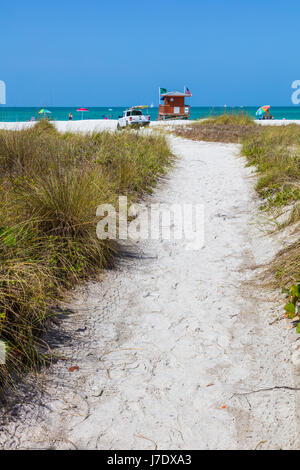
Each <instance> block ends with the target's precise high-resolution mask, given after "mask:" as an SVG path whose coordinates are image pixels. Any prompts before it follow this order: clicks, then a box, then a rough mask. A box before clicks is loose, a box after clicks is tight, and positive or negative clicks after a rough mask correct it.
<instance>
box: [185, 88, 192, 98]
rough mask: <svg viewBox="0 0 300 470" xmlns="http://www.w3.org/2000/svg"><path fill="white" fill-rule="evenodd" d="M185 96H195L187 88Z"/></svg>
mask: <svg viewBox="0 0 300 470" xmlns="http://www.w3.org/2000/svg"><path fill="white" fill-rule="evenodd" d="M185 94H186V95H187V96H193V95H192V93H191V92H190V90H189V89H188V88H187V87H185Z"/></svg>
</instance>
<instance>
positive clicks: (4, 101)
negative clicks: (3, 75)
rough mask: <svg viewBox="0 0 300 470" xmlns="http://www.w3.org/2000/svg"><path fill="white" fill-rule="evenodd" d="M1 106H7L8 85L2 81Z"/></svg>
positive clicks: (0, 86)
mask: <svg viewBox="0 0 300 470" xmlns="http://www.w3.org/2000/svg"><path fill="white" fill-rule="evenodd" d="M0 104H6V85H5V82H3V80H0Z"/></svg>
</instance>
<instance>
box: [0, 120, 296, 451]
mask: <svg viewBox="0 0 300 470" xmlns="http://www.w3.org/2000/svg"><path fill="white" fill-rule="evenodd" d="M71 125H72V126H74V125H75V123H71ZM170 143H171V145H172V148H173V150H174V152H175V153H176V154H177V155H178V157H179V158H178V161H177V163H176V165H175V168H174V169H173V170H172V171H171V172H170V174H169V176H168V177H167V178H166V179H165V180H164V181H162V182H161V183H160V185H159V187H158V189H157V190H156V191H155V194H154V195H153V196H152V197H150V198H148V199H147V201H148V203H151V202H166V203H171V202H180V203H182V202H194V203H199V202H203V203H204V204H205V212H206V225H205V231H206V235H205V238H206V242H205V246H204V247H203V249H201V250H199V251H196V252H189V251H186V250H185V242H184V241H183V240H177V241H176V242H173V243H171V242H167V241H162V242H159V241H147V242H143V243H140V244H137V246H136V250H137V253H138V254H139V255H140V257H138V258H136V259H129V260H127V261H124V262H122V264H121V266H120V268H119V269H117V270H114V271H108V272H106V273H104V275H103V280H102V282H101V283H98V282H90V283H88V285H87V286H86V287H85V288H82V289H81V290H80V291H79V292H77V294H76V299H75V301H74V302H73V303H72V305H71V307H72V308H73V309H75V311H76V314H75V315H71V316H69V317H68V318H67V319H65V320H64V321H63V323H62V325H61V326H60V327H58V331H62V332H63V334H66V335H68V332H70V333H71V334H72V336H73V338H72V340H71V341H70V342H69V343H66V341H64V342H63V343H62V344H61V345H59V342H58V343H57V344H58V345H57V348H56V352H57V354H58V355H59V356H64V357H65V358H67V360H66V361H58V362H57V364H55V365H54V366H53V367H52V369H51V371H48V372H47V373H45V374H44V378H43V377H42V378H40V380H42V382H43V385H44V389H45V391H46V394H45V395H44V396H41V394H36V395H34V397H33V398H32V397H31V398H30V397H29V398H28V397H26V393H25V397H24V404H23V405H22V406H21V407H20V412H19V417H16V416H14V417H13V418H11V417H7V418H6V419H7V422H6V423H5V425H4V426H3V428H2V430H1V426H0V445H1V447H2V448H5V449H20V448H26V449H29V448H54V449H74V448H79V449H155V448H156V446H157V448H158V449H253V448H254V447H255V446H256V445H257V444H258V443H260V444H259V448H263V449H279V448H282V449H296V448H298V446H299V429H297V422H296V420H297V418H296V406H298V411H299V401H298V402H296V395H297V393H298V395H299V392H295V391H292V390H288V389H285V388H283V389H274V390H272V388H273V387H278V386H280V387H295V386H296V375H295V371H294V370H293V366H292V364H291V362H290V355H291V342H292V341H295V339H296V334H295V331H294V330H291V329H285V328H284V323H283V322H280V323H275V324H274V325H273V326H269V322H270V321H271V320H273V319H274V318H275V317H276V316H277V315H278V314H279V313H281V311H282V310H281V308H282V304H281V303H280V302H279V303H278V302H277V301H274V297H273V296H274V293H272V292H267V293H266V292H265V291H264V290H263V289H262V288H260V286H259V285H255V284H254V283H253V279H255V276H256V272H255V271H253V270H252V269H249V268H252V267H253V266H254V265H255V264H257V263H260V262H263V261H265V260H267V259H269V258H270V257H271V256H272V254H273V253H274V252H275V250H276V249H278V245H277V242H275V241H274V240H271V239H270V238H268V237H262V236H261V233H260V232H259V230H258V229H257V227H256V225H255V224H254V222H255V221H256V214H257V209H258V201H257V198H256V195H255V192H254V189H253V185H254V178H253V177H251V174H252V170H250V169H249V168H245V165H244V164H245V162H244V160H243V159H242V158H238V156H237V155H238V152H239V147H238V146H237V145H233V144H218V143H203V142H192V141H186V140H183V139H180V138H175V137H170ZM71 366H78V367H79V370H78V371H75V372H73V373H71V372H69V371H68V369H69V367H71ZM298 387H299V384H298ZM261 389H267V390H265V391H264V390H261ZM258 390H260V391H258ZM254 391H257V393H252V392H254ZM248 392H249V394H246V395H239V394H244V393H248ZM235 394H237V395H235ZM26 398H27V400H28V403H26ZM224 407H226V408H224ZM7 416H9V415H7Z"/></svg>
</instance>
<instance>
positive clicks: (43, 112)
mask: <svg viewBox="0 0 300 470" xmlns="http://www.w3.org/2000/svg"><path fill="white" fill-rule="evenodd" d="M39 114H43V115H44V116H45V115H46V114H51V111H49V109H46V108H42V109H40V110H39Z"/></svg>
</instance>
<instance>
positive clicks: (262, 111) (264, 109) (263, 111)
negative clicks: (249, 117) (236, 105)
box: [256, 104, 271, 117]
mask: <svg viewBox="0 0 300 470" xmlns="http://www.w3.org/2000/svg"><path fill="white" fill-rule="evenodd" d="M270 108H271V106H270V105H269V104H267V105H265V106H261V107H260V108H258V110H257V111H256V116H257V117H262V116H263V115H264V114H266V112H267V111H268V110H269V109H270Z"/></svg>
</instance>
